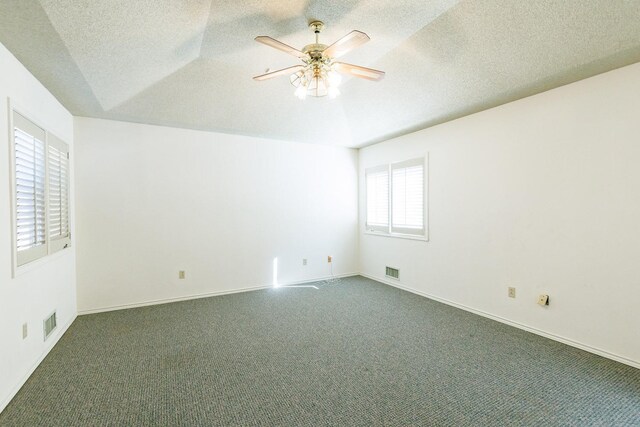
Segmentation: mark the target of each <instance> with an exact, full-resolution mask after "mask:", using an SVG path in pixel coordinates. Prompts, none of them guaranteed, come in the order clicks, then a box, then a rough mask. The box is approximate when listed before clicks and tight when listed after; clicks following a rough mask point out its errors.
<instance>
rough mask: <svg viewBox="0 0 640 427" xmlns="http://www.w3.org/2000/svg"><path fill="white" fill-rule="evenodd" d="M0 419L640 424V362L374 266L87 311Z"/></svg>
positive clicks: (12, 422) (27, 422)
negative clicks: (337, 275)
mask: <svg viewBox="0 0 640 427" xmlns="http://www.w3.org/2000/svg"><path fill="white" fill-rule="evenodd" d="M0 425H2V426H39V425H56V426H111V425H113V426H148V425H154V426H155V425H167V426H169V425H170V426H174V425H191V426H193V425H198V426H205V425H224V426H231V425H245V426H249V425H269V426H273V425H278V426H324V425H348V426H359V425H362V426H370V425H376V426H382V425H388V426H392V425H424V426H431V425H433V426H467V425H468V426H507V425H534V426H553V425H563V426H587V425H589V426H591V425H601V426H615V425H618V426H632V425H635V426H638V425H640V370H637V369H634V368H631V367H628V366H625V365H622V364H619V363H616V362H612V361H610V360H607V359H604V358H601V357H598V356H595V355H592V354H589V353H586V352H584V351H581V350H578V349H575V348H572V347H568V346H565V345H563V344H559V343H557V342H554V341H550V340H548V339H545V338H542V337H539V336H536V335H533V334H530V333H527V332H524V331H521V330H518V329H515V328H512V327H509V326H506V325H503V324H500V323H497V322H494V321H491V320H488V319H485V318H482V317H478V316H476V315H473V314H470V313H467V312H464V311H461V310H458V309H455V308H452V307H449V306H446V305H443V304H440V303H437V302H434V301H430V300H428V299H426V298H422V297H420V296H416V295H413V294H411V293H408V292H404V291H401V290H398V289H395V288H392V287H389V286H386V285H383V284H380V283H377V282H374V281H371V280H368V279H365V278H362V277H353V278H349V279H343V280H342V281H341V282H340V283H338V284H320V285H319V289H317V290H315V289H310V288H288V289H282V288H281V289H269V290H264V291H254V292H248V293H242V294H234V295H227V296H220V297H213V298H206V299H200V300H194V301H187V302H180V303H173V304H166V305H159V306H154V307H145V308H138V309H131V310H123V311H117V312H110V313H102V314H95V315H89V316H81V317H78V319H77V320H76V321H75V323H74V324H73V325H72V326H71V328H69V330H68V331H67V333H66V334H65V335H64V337H63V338H62V339H61V340H60V342H59V343H58V345H57V346H56V347H55V348H54V349H53V350H52V351H51V353H50V354H49V356H48V357H47V358H46V359H45V360H44V362H43V363H42V365H41V366H40V367H39V368H38V369H37V370H36V372H35V373H34V374H33V376H32V377H31V378H30V379H29V380H28V382H27V383H26V385H25V386H24V387H23V388H22V390H21V391H20V392H19V393H18V395H17V396H16V397H15V399H14V400H13V401H12V402H11V403H10V404H9V406H8V407H7V408H6V410H5V411H4V412H3V413H2V414H0Z"/></svg>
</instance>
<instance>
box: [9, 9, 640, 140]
mask: <svg viewBox="0 0 640 427" xmlns="http://www.w3.org/2000/svg"><path fill="white" fill-rule="evenodd" d="M316 19H319V20H322V21H324V22H325V24H326V29H325V30H324V31H323V33H322V34H321V42H324V43H325V44H331V43H332V42H333V41H335V40H336V39H338V38H340V37H342V36H343V35H345V34H346V33H348V32H349V31H351V30H353V29H358V30H361V31H363V32H365V33H367V34H368V35H369V36H370V37H371V41H370V42H368V43H367V44H365V45H363V46H361V47H360V48H358V49H357V50H354V51H352V52H350V53H348V54H347V55H345V56H344V57H343V58H341V59H344V60H345V62H349V63H354V64H359V65H363V66H367V67H371V68H376V69H381V70H384V71H386V73H387V75H386V78H385V79H384V80H382V81H381V82H378V83H374V82H369V81H366V80H360V79H354V78H351V79H345V81H344V83H343V85H342V86H341V91H342V95H341V96H340V97H338V98H336V99H328V98H307V99H306V100H304V101H301V100H298V99H297V98H295V97H294V96H293V90H294V89H293V87H292V86H291V85H290V83H289V81H288V78H286V77H282V78H278V79H274V80H269V81H264V82H256V81H253V80H252V78H251V77H252V76H254V75H258V74H262V73H264V72H265V71H266V70H267V69H270V70H276V69H279V68H284V67H287V66H291V65H295V64H297V59H296V58H294V57H292V56H289V55H287V54H285V53H283V52H279V51H277V50H274V49H270V48H269V47H267V46H264V45H261V44H258V43H256V42H255V41H254V40H253V39H254V38H255V37H256V36H258V35H269V36H272V37H274V38H276V39H278V40H281V41H283V42H285V43H287V44H289V45H291V46H294V47H297V48H301V47H302V46H304V45H306V44H309V43H311V42H312V41H313V34H312V33H311V32H310V31H309V29H308V28H307V25H308V23H309V22H310V21H311V20H316ZM639 23H640V0H532V1H522V0H343V1H331V0H320V1H316V0H306V1H305V0H275V1H264V0H237V1H222V0H213V1H212V0H102V1H93V0H40V1H38V0H20V1H1V2H0V42H2V43H3V44H4V45H5V46H6V47H7V48H8V49H9V50H10V51H11V52H12V53H13V54H14V55H15V56H16V57H17V58H18V59H19V60H20V61H21V62H22V63H23V64H25V66H26V67H27V68H28V69H29V70H30V71H31V72H32V73H33V74H34V75H35V76H36V77H37V78H38V79H39V80H40V81H41V82H42V83H43V84H44V85H45V86H46V87H47V88H48V89H49V90H50V91H51V92H52V93H53V94H54V95H55V96H56V97H57V98H58V99H59V100H60V101H61V102H62V104H63V105H65V106H66V107H67V108H68V109H69V110H70V111H71V112H72V113H73V114H74V115H77V116H88V117H98V118H106V119H116V120H125V121H132V122H139V123H150V124H158V125H168V126H176V127H185V128H192V129H202V130H211V131H218V132H228V133H237V134H243V135H255V136H262V137H268V138H276V139H283V140H292V141H299V142H313V143H325V144H333V145H342V146H348V147H357V146H362V145H366V144H368V143H372V142H376V141H379V140H383V139H385V138H388V137H392V136H396V135H399V134H402V133H405V132H408V131H413V130H417V129H421V128H424V127H428V126H430V125H433V124H436V123H440V122H443V121H446V120H450V119H453V118H456V117H461V116H463V115H466V114H470V113H473V112H476V111H481V110H483V109H486V108H490V107H493V106H496V105H499V104H502V103H505V102H509V101H512V100H515V99H518V98H522V97H524V96H529V95H532V94H535V93H538V92H541V91H544V90H548V89H551V88H554V87H557V86H560V85H563V84H567V83H570V82H573V81H576V80H580V79H583V78H586V77H589V76H592V75H595V74H598V73H601V72H605V71H608V70H611V69H614V68H618V67H621V66H624V65H628V64H631V63H635V62H638V61H640V24H639Z"/></svg>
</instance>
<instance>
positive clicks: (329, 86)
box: [253, 21, 384, 99]
mask: <svg viewBox="0 0 640 427" xmlns="http://www.w3.org/2000/svg"><path fill="white" fill-rule="evenodd" d="M309 28H310V29H311V30H312V31H313V32H314V33H315V35H316V42H315V43H312V44H309V45H306V46H305V47H303V48H302V50H298V49H295V48H293V47H291V46H289V45H287V44H284V43H282V42H279V41H278V40H276V39H274V38H271V37H269V36H258V37H256V41H257V42H259V43H263V44H266V45H267V46H270V47H273V48H275V49H278V50H281V51H283V52H286V53H288V54H290V55H293V56H296V57H298V58H300V60H301V61H302V62H303V65H294V66H293V67H288V68H283V69H282V70H277V71H271V72H268V73H266V74H262V75H260V76H255V77H254V78H253V79H254V80H258V81H262V80H267V79H271V78H273V77H279V76H284V75H290V77H289V80H290V81H291V84H292V85H293V86H295V87H296V90H295V95H296V96H297V97H298V98H300V99H305V98H306V97H307V95H311V96H318V97H319V96H325V95H329V97H330V98H335V97H336V96H338V95H340V90H339V89H338V86H339V85H340V82H341V81H342V77H341V76H340V74H339V73H343V74H348V75H351V76H353V77H358V78H361V79H366V80H372V81H380V80H382V78H383V77H384V71H378V70H374V69H372V68H366V67H361V66H359V65H352V64H346V63H344V62H336V61H335V60H336V59H337V58H340V57H341V56H342V55H344V54H345V53H347V52H349V51H351V50H353V49H355V48H356V47H358V46H360V45H362V44H364V43H366V42H368V41H369V36H368V35H366V34H365V33H363V32H362V31H358V30H354V31H351V32H350V33H349V34H347V35H346V36H344V37H342V38H341V39H340V40H338V41H337V42H335V43H334V44H332V45H331V46H326V45H324V44H321V43H320V42H319V37H320V32H321V31H322V29H323V28H324V24H323V23H322V22H320V21H313V22H311V23H310V24H309Z"/></svg>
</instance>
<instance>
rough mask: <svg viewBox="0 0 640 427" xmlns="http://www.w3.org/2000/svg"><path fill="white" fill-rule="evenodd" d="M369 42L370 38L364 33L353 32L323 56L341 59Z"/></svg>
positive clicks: (325, 51) (330, 47) (329, 48)
mask: <svg viewBox="0 0 640 427" xmlns="http://www.w3.org/2000/svg"><path fill="white" fill-rule="evenodd" d="M368 41H369V36H368V35H366V34H365V33H363V32H362V31H358V30H353V31H351V32H350V33H349V34H347V35H346V36H344V37H343V38H341V39H340V40H338V41H337V42H335V43H334V44H332V45H331V46H329V47H328V48H326V49H325V50H324V52H322V54H323V56H327V57H329V58H340V57H341V56H342V55H344V54H345V53H347V52H349V51H351V50H352V49H355V48H357V47H358V46H360V45H362V44H365V43H366V42H368Z"/></svg>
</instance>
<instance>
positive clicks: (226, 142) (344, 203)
mask: <svg viewBox="0 0 640 427" xmlns="http://www.w3.org/2000/svg"><path fill="white" fill-rule="evenodd" d="M75 132H76V156H77V168H76V184H77V194H78V204H77V227H78V241H77V247H78V307H79V310H80V312H86V311H93V310H101V309H106V308H112V307H122V306H127V305H135V304H145V303H148V302H152V301H164V300H173V299H180V298H185V297H190V296H194V295H201V294H214V293H219V292H229V291H233V290H239V289H244V288H251V287H256V286H266V285H270V284H271V283H272V266H273V258H275V257H277V258H278V260H279V275H278V276H279V281H280V282H281V283H291V282H298V281H303V280H309V279H315V278H323V277H328V276H329V275H330V266H329V264H327V262H326V257H327V255H332V256H333V257H334V263H333V273H334V274H336V275H337V274H347V273H356V272H357V271H358V265H357V223H358V216H357V152H356V151H355V150H351V149H345V148H336V147H330V146H320V145H312V144H300V143H288V142H279V141H272V140H264V139H257V138H250V137H244V136H234V135H225V134H216V133H209V132H199V131H192V130H185V129H175V128H168V127H157V126H149V125H140V124H132V123H123V122H115V121H106V120H96V119H87V118H76V120H75ZM303 258H307V259H308V265H307V266H303V265H302V259H303ZM179 270H185V271H186V279H185V280H179V279H178V271H179Z"/></svg>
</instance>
